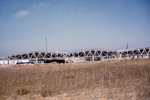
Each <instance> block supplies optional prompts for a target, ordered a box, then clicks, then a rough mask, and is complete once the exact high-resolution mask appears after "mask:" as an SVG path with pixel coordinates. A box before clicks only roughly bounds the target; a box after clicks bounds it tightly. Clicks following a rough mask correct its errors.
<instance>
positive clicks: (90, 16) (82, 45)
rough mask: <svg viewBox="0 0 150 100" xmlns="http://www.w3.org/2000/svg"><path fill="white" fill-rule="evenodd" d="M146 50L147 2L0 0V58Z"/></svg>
mask: <svg viewBox="0 0 150 100" xmlns="http://www.w3.org/2000/svg"><path fill="white" fill-rule="evenodd" d="M45 38H47V51H48V52H55V51H58V52H70V51H80V50H87V49H99V50H101V49H102V50H122V49H126V45H127V43H129V46H128V48H129V49H132V48H144V47H150V0H0V56H4V55H11V54H18V53H26V52H32V51H46V45H45Z"/></svg>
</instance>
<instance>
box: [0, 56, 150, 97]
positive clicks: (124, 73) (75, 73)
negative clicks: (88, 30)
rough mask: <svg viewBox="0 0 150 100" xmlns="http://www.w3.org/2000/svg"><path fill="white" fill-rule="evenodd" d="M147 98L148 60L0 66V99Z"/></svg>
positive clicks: (148, 94)
mask: <svg viewBox="0 0 150 100" xmlns="http://www.w3.org/2000/svg"><path fill="white" fill-rule="evenodd" d="M5 99H7V100H12V99H14V100H16V99H17V100H34V99H35V100H150V60H149V59H136V60H120V61H113V60H112V61H105V62H102V61H97V62H82V63H68V64H41V65H38V64H37V65H32V66H23V67H13V68H12V67H11V68H10V67H8V68H0V100H5Z"/></svg>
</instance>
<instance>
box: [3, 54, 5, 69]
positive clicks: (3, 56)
mask: <svg viewBox="0 0 150 100" xmlns="http://www.w3.org/2000/svg"><path fill="white" fill-rule="evenodd" d="M4 63H5V61H4V56H3V67H5V64H4Z"/></svg>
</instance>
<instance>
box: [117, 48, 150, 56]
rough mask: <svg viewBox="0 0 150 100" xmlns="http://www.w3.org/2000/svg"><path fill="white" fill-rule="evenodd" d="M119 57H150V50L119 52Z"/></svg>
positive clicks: (140, 49)
mask: <svg viewBox="0 0 150 100" xmlns="http://www.w3.org/2000/svg"><path fill="white" fill-rule="evenodd" d="M118 55H120V57H122V58H130V57H134V56H149V55H150V48H139V49H127V50H118Z"/></svg>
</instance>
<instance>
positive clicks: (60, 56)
mask: <svg viewBox="0 0 150 100" xmlns="http://www.w3.org/2000/svg"><path fill="white" fill-rule="evenodd" d="M139 56H140V57H142V58H143V57H147V58H150V48H139V49H126V50H118V51H111V50H96V49H92V50H84V51H78V52H68V53H66V52H41V51H34V52H27V53H21V54H13V55H9V56H5V57H4V58H3V60H21V59H30V60H33V61H44V60H65V59H66V58H79V59H83V58H84V59H85V60H88V61H91V60H93V61H95V60H101V59H119V58H135V57H137V58H138V57H139Z"/></svg>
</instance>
